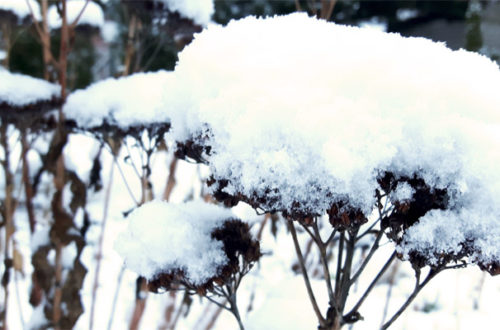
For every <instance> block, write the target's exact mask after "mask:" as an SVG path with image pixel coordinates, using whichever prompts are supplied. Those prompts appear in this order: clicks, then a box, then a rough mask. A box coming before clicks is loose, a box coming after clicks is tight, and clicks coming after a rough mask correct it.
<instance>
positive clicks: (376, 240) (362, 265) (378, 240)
mask: <svg viewBox="0 0 500 330" xmlns="http://www.w3.org/2000/svg"><path fill="white" fill-rule="evenodd" d="M383 234H384V232H383V231H382V230H380V231H379V233H378V234H377V237H376V238H375V242H374V243H373V245H372V247H371V249H370V252H368V255H367V256H366V258H365V260H363V263H362V264H361V266H359V269H358V270H357V271H356V273H354V276H353V277H352V278H351V280H350V282H351V283H350V284H351V285H352V284H353V283H354V282H356V281H357V280H358V278H359V276H360V275H361V273H362V272H363V271H364V270H365V267H366V265H368V262H370V260H371V258H372V257H373V254H374V253H375V251H376V250H377V249H378V247H379V243H380V240H381V239H382V236H383Z"/></svg>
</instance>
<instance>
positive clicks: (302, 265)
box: [287, 220, 326, 327]
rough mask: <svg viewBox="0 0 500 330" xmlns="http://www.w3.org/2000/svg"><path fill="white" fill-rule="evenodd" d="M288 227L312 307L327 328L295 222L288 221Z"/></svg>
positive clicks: (321, 323)
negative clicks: (305, 261)
mask: <svg viewBox="0 0 500 330" xmlns="http://www.w3.org/2000/svg"><path fill="white" fill-rule="evenodd" d="M287 225H288V228H289V229H290V232H291V234H292V239H293V244H294V246H295V252H296V253H297V259H298V261H299V265H300V270H301V271H302V277H303V278H304V282H305V284H306V289H307V294H308V296H309V300H310V301H311V305H312V307H313V309H314V313H316V317H317V318H318V321H319V324H320V325H321V326H322V327H323V326H325V324H326V321H325V319H324V318H323V316H322V315H321V312H320V310H319V308H318V303H317V302H316V298H315V297H314V292H313V290H312V287H311V282H310V281H309V276H308V275H307V270H306V267H305V263H304V257H303V256H302V251H301V250H300V245H299V241H298V240H297V232H296V231H295V226H294V224H293V220H288V221H287Z"/></svg>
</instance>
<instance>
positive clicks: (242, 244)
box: [116, 201, 260, 293]
mask: <svg viewBox="0 0 500 330" xmlns="http://www.w3.org/2000/svg"><path fill="white" fill-rule="evenodd" d="M128 220H129V225H128V228H127V230H126V231H124V232H123V233H122V234H121V236H120V237H119V238H118V240H117V243H116V249H117V251H118V252H119V253H120V254H121V255H122V256H123V257H124V258H125V263H126V265H127V267H128V268H130V269H131V270H133V271H135V272H137V273H138V274H141V275H143V276H144V277H146V278H148V280H149V281H150V282H149V286H150V289H151V290H153V291H156V290H158V289H159V288H164V289H171V288H172V286H173V285H175V284H183V285H184V286H186V287H187V288H189V289H193V290H196V291H198V292H199V293H203V292H206V290H210V288H211V287H212V286H213V284H214V282H217V283H221V282H222V283H224V282H225V281H226V280H227V279H228V278H229V277H231V275H232V274H233V273H235V272H238V271H241V269H240V260H239V259H240V257H242V259H243V261H244V262H245V264H246V267H248V266H249V264H251V263H253V262H254V261H256V260H258V258H259V257H260V249H259V243H258V242H257V241H255V240H254V239H252V237H251V235H250V233H249V228H248V225H247V224H245V223H243V222H241V221H240V220H236V219H235V217H234V215H233V214H232V213H231V212H230V211H229V210H227V209H224V208H222V207H219V206H215V205H212V204H207V203H203V202H200V201H197V202H188V203H185V204H178V205H176V204H170V203H167V202H164V201H153V202H149V203H147V204H145V205H143V206H141V207H139V208H138V209H136V210H135V211H134V212H132V213H131V214H130V216H129V219H128Z"/></svg>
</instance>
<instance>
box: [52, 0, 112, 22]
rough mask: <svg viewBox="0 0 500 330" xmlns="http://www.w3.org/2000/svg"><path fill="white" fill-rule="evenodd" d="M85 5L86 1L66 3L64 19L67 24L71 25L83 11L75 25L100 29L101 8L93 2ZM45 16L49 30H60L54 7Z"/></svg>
mask: <svg viewBox="0 0 500 330" xmlns="http://www.w3.org/2000/svg"><path fill="white" fill-rule="evenodd" d="M86 3H87V1H86V0H71V1H67V2H66V17H67V20H68V24H72V23H73V22H74V21H75V20H76V19H77V17H78V15H80V13H81V11H82V10H83V13H82V15H81V16H80V18H79V20H78V24H77V25H90V26H93V27H96V28H101V27H102V26H103V25H104V13H103V11H102V9H101V7H100V6H99V5H97V4H96V3H94V2H88V4H86ZM85 5H86V7H85ZM84 8H85V9H84ZM47 15H48V21H49V27H50V28H51V29H59V28H61V26H62V19H61V17H60V15H59V12H58V11H57V7H56V6H55V5H52V6H50V8H49V11H48V14H47Z"/></svg>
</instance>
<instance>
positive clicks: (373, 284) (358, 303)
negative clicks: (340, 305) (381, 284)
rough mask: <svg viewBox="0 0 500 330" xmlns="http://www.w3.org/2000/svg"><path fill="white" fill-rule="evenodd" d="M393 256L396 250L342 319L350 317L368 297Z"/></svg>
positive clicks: (392, 259) (394, 256)
mask: <svg viewBox="0 0 500 330" xmlns="http://www.w3.org/2000/svg"><path fill="white" fill-rule="evenodd" d="M395 258H396V251H394V252H393V253H392V254H391V256H390V257H389V259H388V260H387V261H386V263H385V264H384V266H382V268H381V269H380V271H379V272H378V274H377V276H375V278H374V279H373V280H372V282H371V283H370V285H369V286H368V288H367V289H366V290H365V292H364V293H363V295H362V296H361V298H360V299H359V300H358V302H357V303H356V305H354V307H353V308H352V309H351V311H350V312H349V313H347V314H346V315H345V316H344V319H350V318H351V317H353V316H354V315H355V314H356V313H357V312H358V309H359V308H360V307H361V305H362V304H363V302H364V301H365V299H366V298H367V297H368V294H369V293H370V292H371V290H372V289H373V288H374V287H375V285H376V284H377V282H378V280H380V278H381V277H382V275H384V273H385V272H386V271H387V269H388V268H389V266H390V265H391V263H392V262H393V261H394V259H395Z"/></svg>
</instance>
